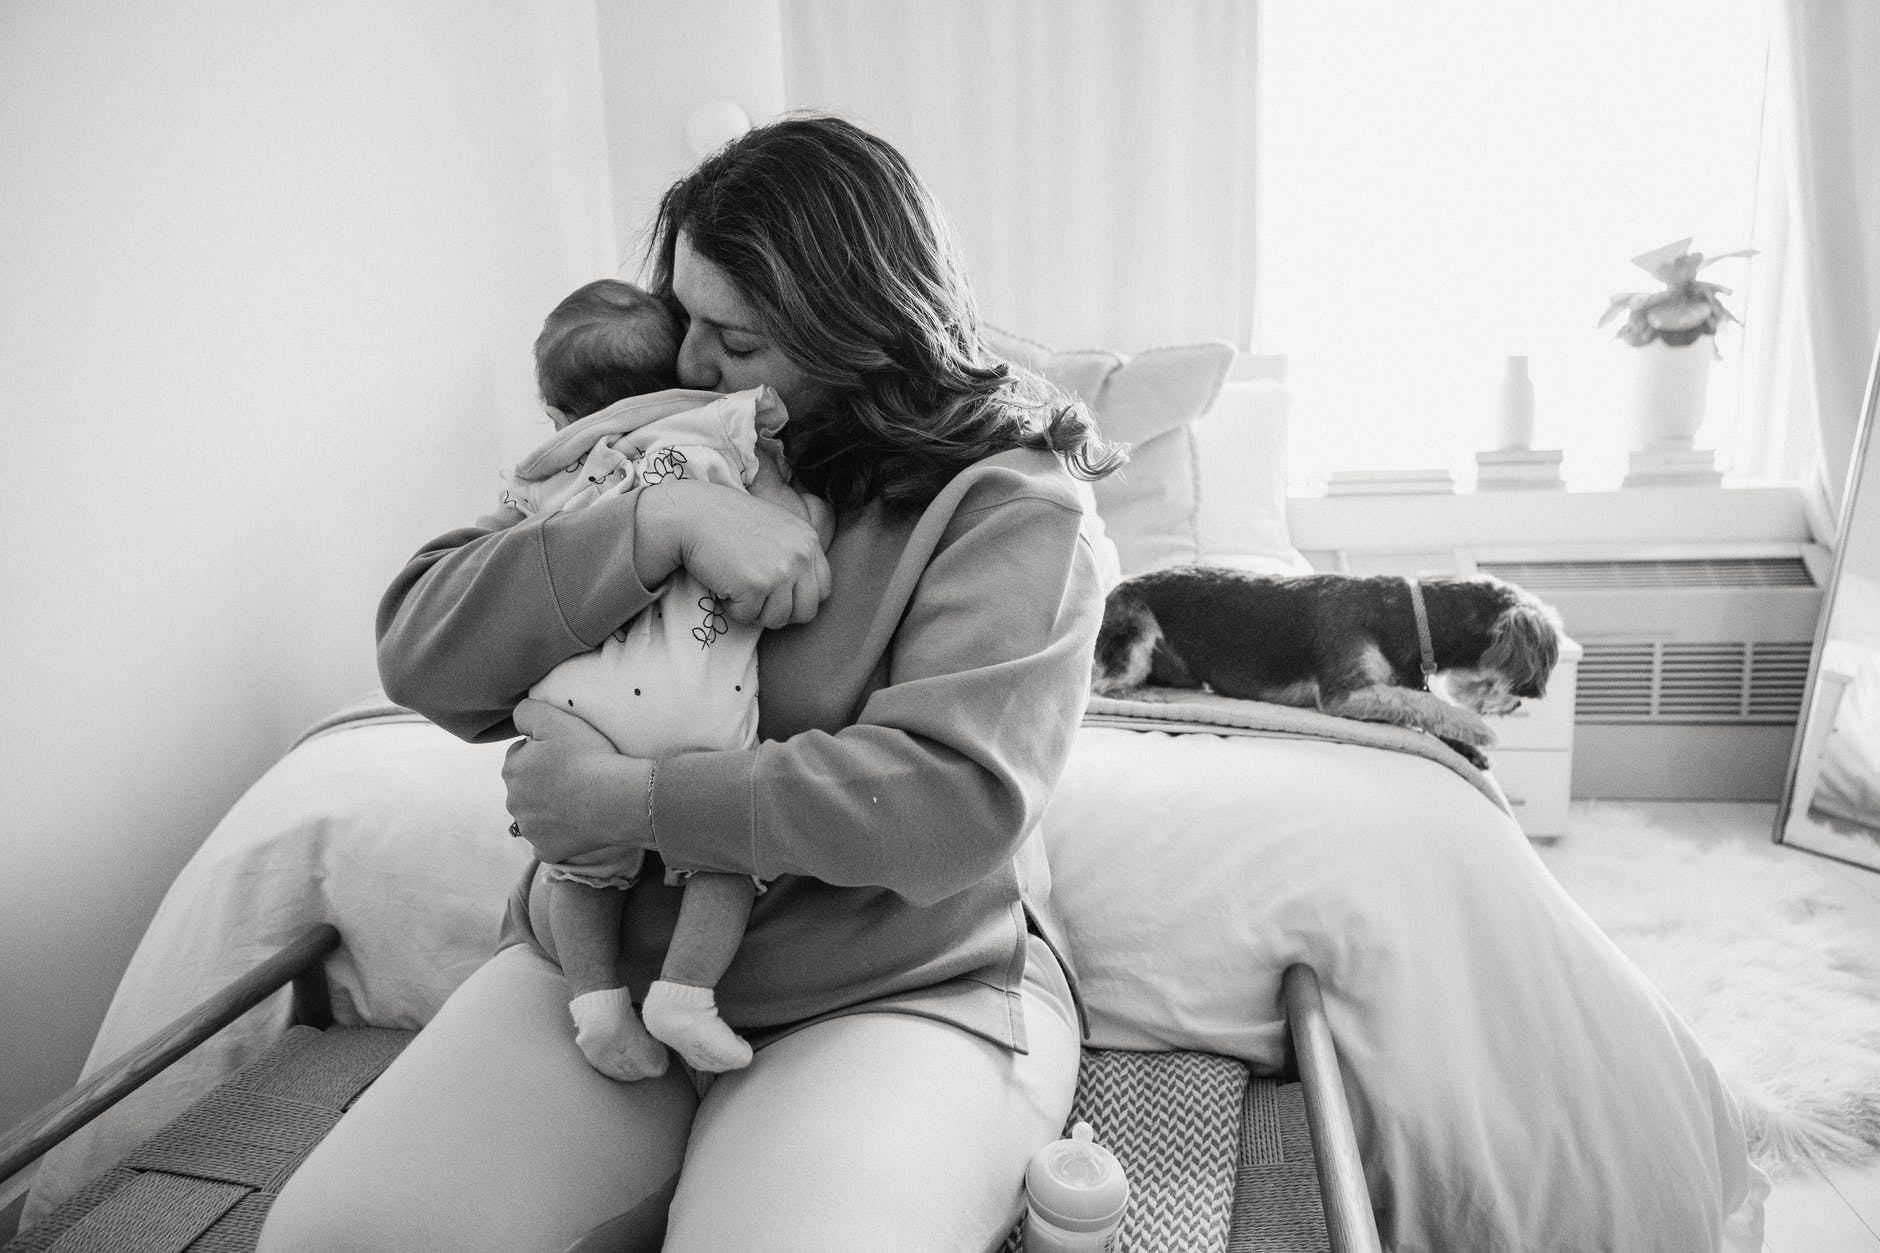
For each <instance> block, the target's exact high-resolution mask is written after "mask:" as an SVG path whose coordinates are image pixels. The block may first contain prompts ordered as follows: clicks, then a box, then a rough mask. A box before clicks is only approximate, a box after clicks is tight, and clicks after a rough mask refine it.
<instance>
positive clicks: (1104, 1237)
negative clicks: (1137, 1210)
mask: <svg viewBox="0 0 1880 1253" xmlns="http://www.w3.org/2000/svg"><path fill="white" fill-rule="evenodd" d="M1092 1135H1093V1133H1092V1132H1091V1130H1090V1124H1089V1123H1087V1122H1080V1123H1078V1124H1077V1125H1076V1126H1074V1127H1072V1128H1071V1134H1070V1137H1069V1138H1068V1139H1064V1140H1054V1141H1052V1142H1051V1143H1050V1144H1047V1145H1045V1146H1044V1147H1043V1148H1041V1149H1039V1150H1038V1151H1037V1152H1036V1153H1034V1154H1032V1157H1031V1164H1030V1165H1029V1166H1027V1167H1026V1168H1025V1250H1026V1253H1114V1251H1115V1249H1116V1228H1117V1224H1119V1223H1121V1222H1122V1220H1123V1210H1124V1209H1125V1208H1127V1207H1128V1205H1129V1180H1127V1179H1125V1178H1124V1177H1123V1165H1122V1163H1121V1162H1119V1161H1117V1160H1116V1154H1114V1153H1112V1152H1110V1150H1108V1149H1106V1148H1104V1147H1103V1146H1102V1145H1101V1144H1098V1143H1096V1142H1095V1140H1093V1139H1092Z"/></svg>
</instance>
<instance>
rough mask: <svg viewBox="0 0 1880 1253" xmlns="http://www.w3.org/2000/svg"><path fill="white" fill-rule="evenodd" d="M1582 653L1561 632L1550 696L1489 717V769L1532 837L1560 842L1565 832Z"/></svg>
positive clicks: (1570, 792)
mask: <svg viewBox="0 0 1880 1253" xmlns="http://www.w3.org/2000/svg"><path fill="white" fill-rule="evenodd" d="M1580 653H1581V648H1580V646H1579V644H1577V643H1576V642H1574V641H1573V640H1570V639H1568V638H1566V637H1565V636H1562V637H1561V640H1560V663H1559V664H1558V665H1557V666H1555V667H1554V673H1553V675H1552V677H1550V678H1549V679H1548V680H1547V695H1546V696H1545V697H1543V698H1542V699H1540V700H1531V701H1526V702H1524V703H1523V704H1522V706H1521V708H1520V709H1519V710H1517V711H1516V712H1514V713H1512V714H1509V715H1508V716H1507V717H1505V718H1490V719H1489V725H1490V726H1491V727H1493V728H1494V729H1495V734H1496V736H1497V740H1498V742H1497V743H1496V744H1494V745H1493V746H1491V747H1490V748H1489V749H1488V765H1489V770H1490V772H1491V773H1492V774H1494V776H1495V779H1496V781H1497V782H1498V783H1500V784H1501V790H1502V791H1503V792H1505V793H1507V796H1508V804H1509V805H1511V806H1512V807H1513V808H1514V816H1515V821H1516V822H1519V823H1520V824H1521V830H1522V831H1524V832H1526V833H1527V837H1528V838H1529V839H1530V840H1542V841H1547V840H1557V839H1559V838H1560V837H1561V836H1563V835H1565V834H1566V833H1567V805H1568V801H1569V800H1570V799H1571V797H1572V786H1573V694H1574V688H1575V686H1576V685H1577V683H1578V681H1579V674H1580Z"/></svg>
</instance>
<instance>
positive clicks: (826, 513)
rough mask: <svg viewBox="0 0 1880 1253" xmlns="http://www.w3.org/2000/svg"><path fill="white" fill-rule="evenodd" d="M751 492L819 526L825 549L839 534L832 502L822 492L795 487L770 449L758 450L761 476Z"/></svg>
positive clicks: (814, 525)
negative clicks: (789, 481) (787, 479)
mask: <svg viewBox="0 0 1880 1253" xmlns="http://www.w3.org/2000/svg"><path fill="white" fill-rule="evenodd" d="M750 492H751V495H753V496H755V497H757V498H758V499H759V500H766V501H769V502H770V503H771V504H773V505H776V506H777V507H779V508H781V509H788V510H789V511H790V512H791V513H793V514H795V515H796V516H797V517H799V518H801V519H803V521H805V522H807V523H809V524H810V525H811V526H812V527H814V528H815V529H816V538H817V540H818V541H820V542H821V544H822V546H823V548H824V549H825V550H826V549H827V548H828V547H829V541H830V540H831V539H833V538H835V533H836V519H835V514H834V513H833V512H832V511H831V510H830V508H829V506H828V504H827V503H825V502H824V500H823V499H822V497H820V496H812V495H810V494H809V493H808V492H799V491H797V490H796V489H795V488H794V487H791V486H790V484H789V483H788V482H787V481H786V480H785V479H784V477H783V468H782V467H781V466H780V465H778V464H777V459H776V458H775V457H774V456H773V455H771V453H770V452H769V450H768V449H762V448H760V449H759V450H758V454H757V476H756V477H755V478H753V479H752V480H751V486H750Z"/></svg>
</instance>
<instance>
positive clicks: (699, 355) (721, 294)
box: [672, 231, 828, 414]
mask: <svg viewBox="0 0 1880 1253" xmlns="http://www.w3.org/2000/svg"><path fill="white" fill-rule="evenodd" d="M672 294H673V297H674V298H675V299H677V300H678V302H679V303H680V304H681V305H683V306H684V307H685V312H686V316H687V317H688V318H689V319H690V321H689V323H688V325H687V326H686V331H685V339H684V340H683V341H681V342H680V344H679V381H680V382H681V383H682V384H684V385H685V386H687V387H696V388H700V389H702V390H704V391H712V392H741V391H743V390H745V389H746V388H750V387H756V386H757V385H758V384H760V383H768V384H770V386H771V387H772V388H774V389H775V390H776V392H777V395H778V396H780V397H782V399H783V403H784V407H785V408H786V409H788V410H789V411H790V412H791V413H792V414H796V413H804V412H809V411H812V410H815V409H818V408H820V407H821V406H822V404H823V403H824V402H825V401H826V400H827V399H828V389H827V388H825V387H824V386H823V385H822V384H820V383H818V382H816V381H815V380H813V379H811V378H810V377H809V376H808V375H806V374H804V373H803V371H802V370H800V369H798V368H797V367H796V365H795V364H794V363H792V362H791V361H790V359H789V358H788V357H786V356H784V355H783V351H782V350H781V349H780V348H778V347H777V345H776V343H775V342H774V341H772V339H771V338H770V336H769V334H767V333H766V332H765V330H764V327H763V322H762V320H761V319H760V318H759V317H758V316H757V311H756V310H754V309H753V308H751V306H750V304H749V303H748V302H747V301H746V300H745V299H744V293H742V292H740V291H739V290H738V289H737V286H736V285H735V284H733V283H732V281H731V279H730V277H729V276H728V275H727V274H726V273H725V272H724V271H723V270H721V269H719V268H718V267H717V266H716V265H713V264H712V263H711V262H710V261H707V260H706V259H705V258H704V257H701V256H699V255H698V253H697V252H695V251H694V250H693V248H692V241H691V240H689V239H687V238H686V237H685V233H684V232H683V231H681V232H680V234H679V238H678V240H677V241H676V247H675V248H674V250H673V258H672Z"/></svg>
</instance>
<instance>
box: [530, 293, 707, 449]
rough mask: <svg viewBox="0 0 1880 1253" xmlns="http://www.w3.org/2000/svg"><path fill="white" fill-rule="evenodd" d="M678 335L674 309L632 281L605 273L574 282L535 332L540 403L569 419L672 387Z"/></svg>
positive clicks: (676, 359)
mask: <svg viewBox="0 0 1880 1253" xmlns="http://www.w3.org/2000/svg"><path fill="white" fill-rule="evenodd" d="M681 333H682V332H681V328H680V325H679V318H678V315H677V314H675V313H674V312H673V310H672V309H671V307H670V306H668V305H667V304H666V303H665V302H664V301H662V300H660V299H659V298H658V297H656V296H654V295H652V294H651V293H649V292H645V291H642V290H641V289H640V288H638V287H635V286H634V285H633V284H632V283H625V282H622V281H621V280H619V279H616V278H603V279H597V280H596V281H594V282H592V283H588V284H587V285H585V286H583V287H580V288H577V289H576V290H575V291H574V292H572V293H571V294H570V295H568V297H567V298H566V299H564V300H563V301H562V302H561V303H560V304H558V305H556V306H555V307H554V309H553V310H551V311H550V312H549V315H548V317H547V319H546V320H545V321H543V323H542V333H541V334H540V335H538V336H536V338H535V385H536V387H537V388H539V389H540V391H541V393H542V403H543V404H546V405H550V406H553V407H554V408H556V409H559V410H560V411H561V413H562V415H563V416H564V417H566V418H568V419H570V420H572V419H574V418H585V417H586V416H588V415H589V414H590V413H595V412H598V411H599V410H602V409H605V408H606V407H607V406H608V405H611V404H613V403H614V402H615V401H617V400H624V399H626V398H627V397H628V396H640V395H644V394H645V393H647V392H656V391H660V390H663V389H664V388H668V387H677V386H678V385H679V375H678V358H679V339H680V335H681Z"/></svg>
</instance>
